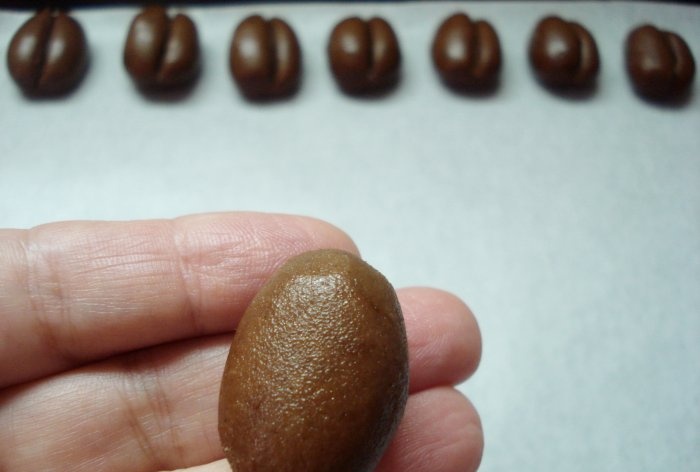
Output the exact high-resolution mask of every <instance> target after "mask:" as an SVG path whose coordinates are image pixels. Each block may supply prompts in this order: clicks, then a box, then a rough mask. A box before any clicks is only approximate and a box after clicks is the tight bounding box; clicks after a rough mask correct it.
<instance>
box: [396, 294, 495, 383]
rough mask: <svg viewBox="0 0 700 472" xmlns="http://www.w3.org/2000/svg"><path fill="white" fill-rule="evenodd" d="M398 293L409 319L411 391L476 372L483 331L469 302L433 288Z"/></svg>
mask: <svg viewBox="0 0 700 472" xmlns="http://www.w3.org/2000/svg"><path fill="white" fill-rule="evenodd" d="M397 293H398V297H399V301H400V302H401V309H402V311H403V316H404V320H405V321H406V336H407V337H408V347H409V349H408V352H409V362H410V365H411V375H410V391H411V392H417V391H420V390H424V389H426V388H432V387H435V386H438V385H456V384H457V383H459V382H462V381H463V380H465V379H466V378H468V377H469V376H470V375H471V374H473V373H474V371H475V370H476V368H477V366H478V365H479V360H480V359H481V334H480V332H479V326H478V325H477V322H476V318H475V317H474V315H473V314H472V312H471V310H470V309H469V308H468V307H467V305H465V304H464V302H463V301H462V300H460V299H459V298H457V297H455V296H454V295H452V294H450V293H448V292H445V291H442V290H437V289H432V288H420V287H415V288H408V289H401V290H399V291H398V292H397Z"/></svg>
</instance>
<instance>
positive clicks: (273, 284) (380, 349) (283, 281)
mask: <svg viewBox="0 0 700 472" xmlns="http://www.w3.org/2000/svg"><path fill="white" fill-rule="evenodd" d="M407 393H408V354H407V347H406V334H405V327H404V322H403V317H402V315H401V310H400V308H399V304H398V301H397V298H396V294H395V292H394V290H393V288H392V286H391V285H390V284H389V282H388V281H387V280H386V279H385V278H384V277H383V276H382V275H381V274H380V273H379V272H377V271H376V270H375V269H373V268H372V267H370V266H369V265H368V264H366V263H365V262H363V261H362V260H361V259H359V258H357V257H356V256H354V255H351V254H348V253H345V252H342V251H337V250H321V251H313V252H309V253H305V254H302V255H300V256H297V257H295V258H292V259H291V260H290V261H288V262H287V263H286V264H285V265H284V266H283V267H282V268H281V269H280V270H279V271H278V272H277V273H276V274H275V275H274V276H273V277H272V278H271V279H270V280H269V281H268V283H267V284H266V285H265V286H264V287H263V288H262V289H261V290H260V292H259V293H258V295H257V296H256V297H255V299H254V300H253V302H252V303H251V304H250V306H249V307H248V309H247V310H246V313H245V315H244V317H243V319H242V320H241V323H240V325H239V327H238V330H237V332H236V334H235V336H234V340H233V342H232V345H231V350H230V352H229V357H228V359H227V362H226V367H225V371H224V375H223V379H222V385H221V394H220V403H219V433H220V436H221V442H222V445H223V448H224V452H225V454H226V457H227V459H228V460H229V462H230V464H231V467H232V469H233V471H234V472H250V471H257V472H264V471H278V472H286V471H289V472H292V471H294V472H299V471H304V472H324V471H328V472H331V471H333V472H360V471H371V470H373V468H374V467H375V466H376V464H377V462H378V461H379V459H380V457H381V455H382V453H383V452H384V449H385V448H386V446H387V444H388V443H389V440H390V439H391V436H392V435H393V433H394V431H395V429H396V427H397V425H398V423H399V421H400V419H401V416H402V413H403V409H404V406H405V402H406V398H407Z"/></svg>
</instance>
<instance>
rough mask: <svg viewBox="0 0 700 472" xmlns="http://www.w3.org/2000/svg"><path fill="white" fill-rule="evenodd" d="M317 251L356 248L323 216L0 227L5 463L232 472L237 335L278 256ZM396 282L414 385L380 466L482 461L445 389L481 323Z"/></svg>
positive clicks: (466, 365) (467, 368) (475, 346)
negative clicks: (226, 432)
mask: <svg viewBox="0 0 700 472" xmlns="http://www.w3.org/2000/svg"><path fill="white" fill-rule="evenodd" d="M325 247H328V248H338V249H344V250H346V251H350V252H354V253H357V248H356V247H355V246H354V244H353V243H352V241H351V240H350V239H348V237H347V236H346V235H345V234H343V233H342V232H340V231H339V230H337V229H336V228H334V227H332V226H330V225H328V224H326V223H323V222H321V221H318V220H313V219H309V218H302V217H292V216H281V215H264V214H254V213H224V214H207V215H194V216H188V217H183V218H178V219H175V220H168V221H165V220H159V221H140V222H128V223H110V222H67V223H53V224H50V225H45V226H39V227H37V228H34V229H31V230H28V231H24V230H0V261H2V264H1V265H0V471H3V472H16V471H20V472H21V471H72V472H80V471H91V472H94V471H129V472H138V471H144V472H151V471H158V470H173V469H186V470H188V471H197V472H214V471H221V472H224V471H229V472H230V470H231V469H230V467H229V466H228V464H227V463H226V461H225V460H224V459H222V457H223V451H222V449H221V445H220V443H219V437H218V432H217V412H218V395H219V384H220V381H221V375H222V372H223V367H224V363H225V360H226V356H227V353H228V348H229V345H230V342H231V337H232V331H233V330H234V329H235V327H236V325H237V323H238V321H239V319H240V317H241V316H242V314H243V312H244V310H245V308H246V306H247V305H248V303H249V302H250V301H251V299H252V298H253V296H254V295H255V293H256V292H257V290H258V289H259V288H260V287H261V285H262V284H263V283H264V282H265V281H266V280H267V279H268V278H269V277H270V275H271V274H272V273H273V272H274V270H275V269H276V268H277V267H279V266H280V265H281V264H282V263H283V262H284V261H285V260H286V259H288V258H289V257H291V256H292V255H295V254H298V253H301V252H304V251H307V250H312V249H318V248H325ZM370 263H371V261H370ZM397 294H398V297H399V300H400V302H401V306H402V309H403V313H404V317H405V321H406V331H407V336H408V345H409V364H410V387H409V389H410V396H409V400H408V403H407V406H406V412H405V415H404V418H403V420H402V422H401V425H400V426H399V429H398V432H397V434H396V436H395V437H394V440H393V442H392V444H391V445H390V446H389V448H388V450H387V452H386V454H385V455H384V457H383V459H382V461H381V464H380V465H379V468H378V469H377V472H453V471H454V472H468V471H473V470H476V468H477V467H478V464H479V461H480V458H481V451H482V445H483V437H482V431H481V425H480V422H479V418H478V415H477V413H476V411H475V410H474V408H473V407H472V405H471V404H470V403H469V402H468V401H467V400H466V399H465V398H464V397H463V396H462V395H461V394H460V393H459V392H457V391H456V390H455V389H454V388H453V385H455V384H456V383H458V382H461V381H462V380H463V379H465V378H467V377H468V376H469V375H471V374H472V373H473V372H474V370H475V369H476V366H477V364H478V362H479V357H480V353H481V339H480V335H479V330H478V327H477V324H476V321H475V320H474V317H473V315H472V314H471V312H470V311H469V309H468V308H467V307H466V306H465V305H464V304H463V303H462V302H461V301H460V300H458V299H457V298H456V297H454V296H453V295H450V294H448V293H445V292H442V291H439V290H435V289H429V288H407V289H401V290H398V291H397Z"/></svg>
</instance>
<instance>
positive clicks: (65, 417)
mask: <svg viewBox="0 0 700 472" xmlns="http://www.w3.org/2000/svg"><path fill="white" fill-rule="evenodd" d="M399 293H400V299H401V302H402V308H403V311H404V313H406V326H407V332H408V344H409V361H410V375H409V377H410V378H411V379H412V380H411V382H416V383H417V385H418V386H420V387H422V388H429V387H430V386H434V385H446V384H449V383H451V382H453V381H455V379H458V378H460V377H461V376H462V374H463V373H464V372H466V371H467V369H466V368H465V366H464V365H461V366H460V365H456V364H455V361H454V360H453V361H450V360H449V359H447V358H448V357H451V356H454V354H455V353H456V352H459V351H460V350H462V349H465V347H462V345H461V342H462V341H461V339H469V338H472V339H475V338H476V339H478V334H474V333H471V334H470V333H469V332H464V331H462V330H461V329H460V330H455V328H454V327H455V326H459V325H460V323H463V321H457V320H452V321H449V320H450V319H452V318H458V319H463V318H466V316H465V313H466V312H465V310H466V307H465V306H464V304H462V303H461V302H459V301H458V300H457V299H456V298H454V296H452V295H450V294H447V293H445V292H442V291H439V290H432V289H405V290H401V291H399ZM435 314H439V316H437V317H436V316H435ZM467 324H469V323H467ZM473 326H475V325H473ZM450 338H454V339H453V340H450ZM230 340H231V336H230V335H228V334H227V335H220V336H213V337H206V338H198V339H193V340H189V341H185V342H179V343H172V344H169V345H164V346H157V347H154V348H150V349H145V350H141V351H138V352H135V353H132V354H128V355H122V356H118V357H117V358H114V359H111V360H107V361H102V362H99V363H95V364H93V365H90V366H85V367H83V368H81V369H78V370H76V371H74V372H67V373H64V374H60V375H57V376H54V377H52V378H51V379H49V380H47V381H45V382H37V383H35V384H33V385H29V386H27V387H21V386H20V387H15V388H13V389H9V390H8V391H6V393H5V394H4V395H0V424H3V425H7V427H4V428H0V470H25V469H26V470H44V469H46V468H47V467H48V464H49V463H52V462H51V461H57V460H58V459H60V460H61V461H62V462H61V463H66V464H71V466H72V468H71V470H75V471H80V470H93V468H94V463H93V458H94V457H100V458H101V461H102V463H103V464H105V467H104V469H106V470H112V469H113V470H130V471H139V470H144V471H152V470H170V469H174V468H177V467H188V466H193V465H197V464H203V463H208V462H211V461H213V460H216V459H219V458H220V457H222V452H221V447H220V444H219V439H218V432H217V411H218V391H219V384H220V381H221V375H222V372H223V366H224V363H225V359H226V356H227V354H228V348H229V345H230ZM432 343H435V344H434V345H433V344H432ZM468 357H469V356H467V355H465V356H464V358H468ZM470 364H471V365H475V363H474V361H471V363H470V362H469V361H467V363H466V364H465V365H470ZM426 370H429V371H430V372H426ZM460 372H461V373H462V374H460ZM412 389H413V383H412ZM414 390H415V389H414ZM37 418H42V419H43V420H42V422H37V421H36V419H37ZM436 420H437V419H436ZM95 431H99V432H100V434H99V435H95ZM3 460H5V461H12V462H7V463H3V462H2V461H3ZM47 461H48V462H47ZM107 466H109V467H107Z"/></svg>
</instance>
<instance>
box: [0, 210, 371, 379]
mask: <svg viewBox="0 0 700 472" xmlns="http://www.w3.org/2000/svg"><path fill="white" fill-rule="evenodd" d="M319 248H338V249H344V250H347V251H351V252H354V253H357V249H356V247H355V245H354V244H353V242H352V241H351V240H350V239H349V238H348V236H347V235H345V234H344V233H343V232H341V231H340V230H338V229H337V228H335V227H333V226H331V225H329V224H328V223H324V222H322V221H319V220H315V219H311V218H305V217H299V216H286V215H271V214H260V213H219V214H205V215H193V216H187V217H182V218H178V219H174V220H157V221H136V222H66V223H53V224H50V225H44V226H39V227H36V228H33V229H31V230H3V231H0V260H2V261H4V262H3V264H2V265H1V266H0V341H1V342H0V388H1V387H4V386H7V385H12V384H16V383H20V382H24V381H28V380H32V379H35V378H38V377H41V376H44V375H48V374H51V373H54V372H58V371H61V370H65V369H68V368H70V367H73V366H75V365H80V364H83V363H86V362H89V361H93V360H96V359H101V358H105V357H108V356H111V355H114V354H118V353H121V352H126V351H130V350H134V349H140V348H144V347H148V346H152V345H156V344H161V343H165V342H169V341H174V340H177V339H183V338H188V337H197V336H203V335H209V334H214V333H217V332H223V331H227V330H232V329H233V328H235V326H236V325H237V323H238V320H239V318H240V316H241V315H242V313H243V311H244V310H245V307H246V306H247V305H248V303H249V302H250V300H251V299H252V297H253V296H254V295H255V293H256V292H257V290H258V289H259V288H260V286H261V285H262V284H263V283H264V281H265V280H266V279H267V278H268V277H269V276H270V275H271V273H272V272H273V271H274V270H275V269H276V268H277V267H278V266H279V265H281V264H282V263H283V262H284V261H285V260H286V259H288V258H289V257H290V256H292V255H295V254H298V253H301V252H304V251H308V250H312V249H319Z"/></svg>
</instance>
